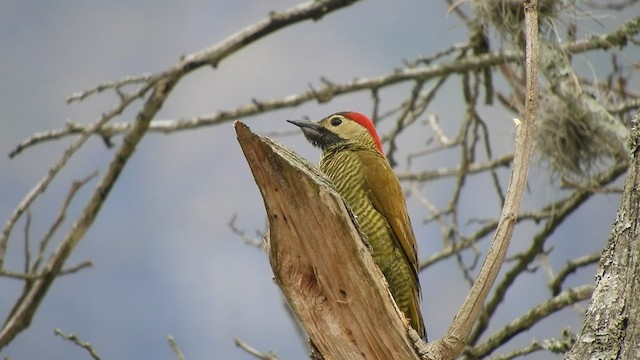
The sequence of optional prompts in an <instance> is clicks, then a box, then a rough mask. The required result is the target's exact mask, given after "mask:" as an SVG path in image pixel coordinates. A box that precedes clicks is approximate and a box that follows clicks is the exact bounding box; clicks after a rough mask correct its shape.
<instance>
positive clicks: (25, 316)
mask: <svg viewBox="0 0 640 360" xmlns="http://www.w3.org/2000/svg"><path fill="white" fill-rule="evenodd" d="M178 79H179V77H178V78H173V79H167V80H161V81H159V82H158V83H157V84H156V85H155V87H154V89H153V92H152V94H151V95H150V97H149V99H147V101H146V103H145V105H144V107H143V108H142V110H141V111H140V112H139V113H138V116H137V119H136V121H135V125H134V126H133V127H132V128H131V129H130V130H129V132H128V133H127V134H126V136H125V138H124V141H123V142H122V144H121V145H120V147H119V149H118V150H117V151H116V153H115V155H114V157H113V160H112V161H111V163H110V164H109V167H108V169H107V171H106V173H105V174H104V175H103V177H102V179H101V180H100V182H99V184H98V186H97V188H96V189H95V191H94V192H93V194H92V195H91V197H90V198H89V200H88V201H87V204H86V205H85V207H84V209H83V210H82V212H81V214H80V215H79V216H78V217H77V218H76V220H75V222H74V223H73V225H72V226H71V229H70V230H69V231H68V232H67V234H66V235H65V236H64V238H63V240H62V241H61V243H60V244H59V246H58V248H57V249H56V251H55V252H54V253H53V255H52V256H51V258H50V259H49V261H48V262H47V264H46V265H45V267H44V269H43V274H45V275H44V276H43V277H40V278H38V279H36V280H35V281H33V282H28V283H27V284H26V286H25V289H24V291H23V294H22V296H21V297H20V299H18V301H17V302H16V305H15V306H14V308H13V309H12V311H11V313H10V314H9V316H8V318H7V319H6V321H5V323H4V325H3V327H2V330H0V349H1V348H3V347H5V346H6V345H7V344H9V343H10V342H11V340H13V338H14V337H15V336H16V335H17V334H18V333H20V332H21V331H22V330H24V329H26V328H27V327H28V326H29V324H30V322H31V319H32V318H33V316H34V315H35V313H36V311H37V309H38V307H39V305H40V303H41V301H42V299H43V298H44V296H45V295H46V293H47V291H48V290H49V287H50V286H51V285H52V284H53V282H54V280H55V279H56V277H57V276H58V274H59V273H60V271H61V270H62V267H63V266H64V263H65V262H66V260H67V258H68V257H69V255H71V253H72V252H73V250H74V249H75V247H76V245H77V244H78V242H80V240H81V239H82V237H83V236H84V234H85V233H86V231H87V230H88V229H89V227H90V226H91V225H92V224H93V221H94V220H95V218H96V216H97V215H98V212H99V211H100V208H101V207H102V205H103V204H104V200H105V199H106V198H107V196H108V195H109V192H110V190H111V189H112V187H113V184H114V183H115V182H116V180H117V179H118V177H119V176H120V174H121V173H122V170H123V169H124V166H125V165H126V164H127V161H128V160H129V158H130V157H131V155H132V154H133V152H134V149H135V148H136V146H137V145H138V143H139V142H140V141H141V140H142V138H143V136H144V134H145V132H146V130H147V128H148V126H149V122H150V121H151V119H152V118H153V116H155V114H156V113H157V112H158V110H160V107H161V105H162V103H163V102H164V100H165V99H166V98H167V96H168V95H169V93H170V92H171V90H172V88H173V86H175V84H176V82H177V81H178Z"/></svg>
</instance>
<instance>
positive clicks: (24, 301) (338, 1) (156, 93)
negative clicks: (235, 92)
mask: <svg viewBox="0 0 640 360" xmlns="http://www.w3.org/2000/svg"><path fill="white" fill-rule="evenodd" d="M356 1H358V0H318V1H310V2H307V3H305V4H301V5H297V6H293V7H291V8H289V9H287V10H285V11H282V12H272V13H271V14H270V15H269V16H268V17H267V18H266V19H264V20H262V21H260V22H258V23H256V24H254V25H251V26H249V27H247V28H246V29H244V30H243V31H241V32H239V33H238V34H235V35H232V36H231V37H229V38H227V39H226V40H224V41H223V42H222V43H220V44H218V45H216V46H213V47H211V48H209V49H205V50H203V51H200V52H197V53H193V54H190V55H187V56H185V57H183V58H182V59H181V60H180V61H179V62H178V64H176V65H175V66H173V67H171V68H169V69H168V70H166V71H164V72H162V73H159V74H157V75H153V76H150V77H149V78H148V80H147V82H146V83H145V84H144V85H143V86H141V87H140V88H139V89H138V90H137V91H135V92H133V93H132V94H129V95H125V94H123V93H122V92H120V91H117V93H118V95H119V96H120V100H121V102H120V103H119V104H118V105H117V106H116V107H114V108H113V109H112V110H111V111H109V112H108V113H105V114H104V115H103V116H102V117H101V118H100V119H99V120H98V121H97V122H96V123H95V124H93V125H91V126H90V127H89V128H88V129H87V130H86V131H85V132H83V133H82V134H81V135H80V136H78V138H77V140H76V141H75V142H74V143H73V144H72V145H71V146H70V147H69V148H67V150H66V151H65V152H64V154H63V156H62V158H61V159H60V160H58V162H56V163H55V164H54V166H53V167H52V168H51V169H50V170H49V172H48V173H47V174H46V175H45V176H44V178H43V179H42V180H41V181H40V182H39V183H38V184H37V185H36V186H35V187H34V189H33V190H31V192H30V193H29V194H28V195H27V196H26V197H25V198H24V199H23V200H22V202H21V203H20V204H19V205H18V207H17V208H16V209H15V210H14V212H13V214H12V215H11V216H10V218H9V220H8V221H7V224H6V225H5V227H4V229H3V231H2V236H1V237H0V269H2V268H3V264H4V256H5V253H6V249H7V244H8V239H9V235H10V233H11V229H12V228H13V226H14V224H15V222H16V221H17V220H18V218H19V217H20V216H21V215H22V213H23V212H24V211H25V210H26V209H27V208H28V207H29V206H30V205H31V204H32V202H33V201H34V200H35V198H36V197H37V196H38V195H39V194H41V193H42V192H44V191H45V190H46V188H47V186H48V185H49V183H50V182H51V181H52V180H53V178H54V177H55V176H56V174H57V173H58V172H59V171H60V169H61V168H62V167H63V166H64V165H65V164H66V163H67V161H68V160H69V159H70V157H71V156H72V155H73V154H74V153H75V152H76V151H77V150H78V149H79V148H80V147H81V146H82V145H83V144H84V143H85V141H86V140H87V139H88V138H89V137H90V136H91V135H92V134H94V133H96V132H98V131H109V130H108V129H105V128H104V125H105V124H106V123H107V122H108V121H109V120H111V119H112V118H113V117H115V116H117V115H119V114H120V113H121V112H122V111H124V109H125V108H126V107H128V106H129V105H130V104H131V103H132V102H133V101H134V100H136V99H138V98H140V97H142V96H144V95H146V94H147V92H148V91H149V90H152V92H151V94H150V95H149V96H148V98H147V99H146V101H145V103H144V104H143V106H142V109H141V110H140V111H139V112H138V115H137V117H136V120H135V121H134V122H133V123H130V124H129V123H127V124H126V125H124V126H123V131H126V134H125V137H124V139H123V142H122V144H121V145H120V148H119V149H118V151H116V154H115V155H114V157H113V160H112V162H111V164H110V165H109V168H108V170H107V172H106V173H105V175H104V176H103V178H102V180H101V181H100V183H99V184H98V187H97V189H96V190H95V191H94V193H93V194H92V196H91V197H90V199H89V201H88V202H87V204H86V206H85V208H84V210H83V211H82V213H81V214H80V215H79V217H78V218H77V219H76V221H75V222H74V224H73V225H72V227H71V229H70V230H69V232H68V233H67V234H66V235H65V237H64V239H63V240H62V242H61V243H60V245H59V247H58V249H57V250H56V251H55V252H54V254H53V256H52V257H51V259H50V260H49V262H48V263H47V264H46V266H45V268H44V270H43V273H44V274H45V275H44V276H43V277H41V278H38V279H36V280H35V281H34V282H31V283H27V285H26V287H25V289H24V292H23V294H22V296H21V297H20V299H19V300H18V302H17V303H16V305H15V306H14V308H13V310H12V311H11V313H10V314H9V317H8V318H7V320H6V322H5V323H4V325H3V328H2V330H0V349H2V348H3V347H4V346H6V345H7V344H8V343H9V342H10V341H11V340H12V339H13V338H14V337H15V336H16V335H17V334H18V333H19V332H21V331H22V330H24V329H25V328H26V327H28V326H29V323H30V322H31V319H32V317H33V315H34V314H35V312H36V310H37V308H38V306H39V304H40V302H41V301H42V299H43V298H44V296H45V294H46V292H47V291H48V289H49V287H50V286H51V284H52V283H53V281H54V280H55V278H56V276H57V275H58V274H59V273H60V271H61V269H62V267H63V265H64V263H65V261H66V259H67V258H68V257H69V255H70V254H71V252H72V251H73V249H74V248H75V247H76V245H77V244H78V242H79V241H80V239H82V237H83V236H84V234H85V233H86V231H87V230H88V228H89V227H90V226H91V225H92V224H93V221H94V220H95V217H96V216H97V214H98V211H99V210H100V208H101V207H102V204H103V203H104V200H105V199H106V197H107V196H108V195H109V192H110V190H111V188H112V186H113V184H114V183H115V181H116V180H117V178H118V177H119V175H120V173H121V172H122V170H123V168H124V166H125V164H126V163H127V161H128V159H129V158H130V156H131V155H132V153H133V150H134V149H135V147H136V146H137V144H138V143H139V142H140V140H141V139H142V137H143V136H144V135H145V133H146V132H147V130H148V129H149V125H150V122H151V120H152V119H153V118H154V117H155V115H156V113H157V112H158V110H159V109H160V107H161V106H162V104H163V103H164V101H165V100H166V98H167V96H168V95H169V93H170V92H171V90H172V89H173V87H174V86H175V85H176V83H177V82H178V81H179V80H180V79H181V78H182V77H183V76H185V75H186V74H188V73H190V72H191V71H193V70H195V69H197V68H200V67H202V66H206V65H209V66H214V67H215V66H216V65H217V64H218V63H219V62H220V61H222V60H224V59H225V58H227V57H228V56H229V55H231V54H233V53H235V52H236V51H237V50H239V49H241V48H243V47H245V46H247V45H248V44H250V43H253V42H254V41H256V40H258V39H260V38H262V37H264V36H266V35H268V34H270V33H273V32H275V31H277V30H279V29H282V28H283V27H286V26H288V25H291V24H293V23H296V22H299V21H304V20H309V19H313V20H317V19H319V18H321V17H322V16H324V15H326V14H328V13H330V12H332V11H334V10H337V9H339V8H342V7H345V6H349V5H351V4H353V3H355V2H356ZM89 92H91V89H90V90H89ZM94 92H95V91H93V92H91V93H94ZM81 96H82V95H80V97H81ZM255 105H256V104H254V106H255ZM20 150H22V148H21V149H20ZM18 152H19V151H18Z"/></svg>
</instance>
